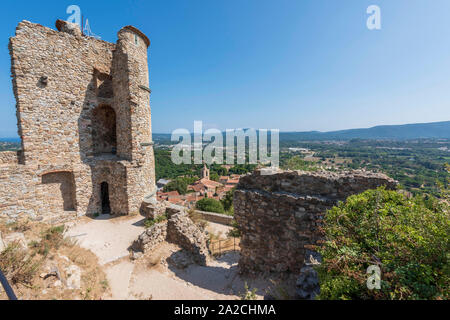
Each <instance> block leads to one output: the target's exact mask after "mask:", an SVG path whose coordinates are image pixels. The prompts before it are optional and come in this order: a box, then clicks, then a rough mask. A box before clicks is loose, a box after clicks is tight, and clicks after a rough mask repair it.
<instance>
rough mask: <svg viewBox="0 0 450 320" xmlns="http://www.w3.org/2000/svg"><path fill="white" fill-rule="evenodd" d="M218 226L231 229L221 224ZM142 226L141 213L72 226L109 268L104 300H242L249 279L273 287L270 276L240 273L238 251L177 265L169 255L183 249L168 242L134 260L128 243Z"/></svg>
mask: <svg viewBox="0 0 450 320" xmlns="http://www.w3.org/2000/svg"><path fill="white" fill-rule="evenodd" d="M214 227H217V226H210V227H209V228H214ZM218 229H219V230H220V231H226V229H227V228H222V226H220V225H219V227H218ZM210 230H211V229H210ZM143 231H144V226H143V218H142V217H140V216H134V217H119V218H112V219H108V216H99V217H97V218H95V219H92V218H87V217H85V218H83V219H81V220H80V221H78V222H77V223H74V224H73V225H70V226H69V230H68V231H67V235H68V236H71V237H72V238H74V239H77V241H78V244H79V245H80V246H81V247H83V248H86V249H89V250H91V251H92V252H93V253H94V254H95V255H97V256H98V258H99V262H100V265H102V267H103V268H104V271H105V273H106V276H107V279H108V285H109V287H110V289H111V290H110V292H111V294H110V295H108V296H105V297H103V298H104V299H171V300H173V299H187V300H210V299H237V298H239V296H238V295H239V293H242V292H244V284H245V282H247V283H248V285H249V287H250V288H255V287H256V288H266V287H268V286H269V284H268V282H267V281H255V280H251V279H244V278H241V277H240V276H239V275H238V274H237V261H238V258H239V255H238V253H228V254H225V255H223V256H222V257H221V258H219V259H217V260H214V259H212V261H211V262H209V263H208V265H207V266H199V265H196V264H191V265H189V266H187V267H186V268H184V269H178V268H177V267H175V266H174V265H171V264H170V263H168V262H167V261H168V260H167V258H168V257H170V256H171V255H172V254H174V253H175V252H177V251H179V250H180V248H179V247H177V246H176V245H173V244H168V243H165V242H164V243H162V244H161V246H160V247H159V248H158V249H157V250H155V251H154V252H150V253H148V254H146V255H145V256H144V257H142V258H140V259H138V260H134V261H132V260H130V258H129V252H128V247H129V246H130V245H131V243H132V242H133V241H134V240H135V239H136V238H137V237H138V236H139V234H141V233H142V232H143ZM211 231H212V230H211ZM169 260H170V259H169ZM257 293H258V297H259V298H260V299H261V298H262V297H263V295H264V294H265V292H264V290H258V292H257Z"/></svg>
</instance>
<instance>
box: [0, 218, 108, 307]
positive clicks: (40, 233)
mask: <svg viewBox="0 0 450 320" xmlns="http://www.w3.org/2000/svg"><path fill="white" fill-rule="evenodd" d="M0 230H1V231H2V234H3V236H5V235H7V234H8V233H11V232H22V233H23V234H24V235H25V238H26V239H33V240H32V241H30V242H29V243H28V247H27V248H24V247H23V245H22V244H20V243H19V242H13V243H10V244H9V245H8V247H7V248H6V249H5V250H4V251H3V252H1V253H0V268H1V269H2V271H3V272H4V274H5V276H6V277H7V279H8V280H9V281H10V284H11V286H12V287H13V290H14V291H15V293H16V295H17V296H18V298H19V299H24V300H28V299H30V300H31V299H42V300H46V299H48V300H51V299H52V300H54V299H57V300H59V299H64V300H67V299H101V298H102V296H104V295H105V294H107V293H108V290H109V285H108V282H107V280H106V275H105V273H104V272H103V270H102V269H101V268H100V266H99V264H98V259H97V257H96V256H95V254H94V253H92V252H91V251H89V250H86V249H83V248H81V247H79V246H78V245H77V244H76V243H75V242H74V241H72V240H71V239H68V238H65V237H64V230H65V228H64V226H63V225H61V226H50V225H48V224H45V223H38V222H31V223H30V222H28V221H20V222H16V223H13V224H6V225H5V224H2V225H1V226H0ZM72 264H75V265H77V266H78V267H79V268H80V269H81V271H82V272H81V287H80V289H79V290H77V289H68V288H67V287H65V286H64V285H57V283H58V280H61V281H59V282H60V283H64V281H65V279H67V277H68V276H69V275H67V274H65V268H66V267H68V266H70V265H72ZM49 266H53V267H56V268H57V269H58V270H59V273H60V276H61V279H58V278H57V277H56V276H49V277H41V276H40V275H41V273H43V274H47V273H48V270H49ZM6 298H7V297H6V294H5V293H4V292H0V299H6Z"/></svg>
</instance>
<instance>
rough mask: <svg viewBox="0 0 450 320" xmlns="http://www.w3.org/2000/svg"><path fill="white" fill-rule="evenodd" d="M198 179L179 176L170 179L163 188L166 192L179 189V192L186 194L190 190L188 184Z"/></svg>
mask: <svg viewBox="0 0 450 320" xmlns="http://www.w3.org/2000/svg"><path fill="white" fill-rule="evenodd" d="M197 180H198V177H196V176H194V177H178V178H175V179H173V180H172V181H170V182H169V183H168V184H167V185H166V186H165V187H164V189H163V191H164V192H169V191H178V193H179V194H186V193H187V192H188V190H187V187H188V185H190V184H192V183H194V182H195V181H197Z"/></svg>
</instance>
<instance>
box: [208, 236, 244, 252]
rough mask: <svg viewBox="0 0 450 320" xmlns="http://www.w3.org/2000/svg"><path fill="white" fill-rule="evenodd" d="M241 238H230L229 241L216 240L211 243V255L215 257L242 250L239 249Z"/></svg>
mask: <svg viewBox="0 0 450 320" xmlns="http://www.w3.org/2000/svg"><path fill="white" fill-rule="evenodd" d="M239 242H240V239H239V238H234V237H233V238H228V239H221V240H214V241H211V242H210V243H209V250H210V251H211V254H212V255H214V256H220V255H222V254H224V253H226V252H232V251H240V250H241V248H240V247H239Z"/></svg>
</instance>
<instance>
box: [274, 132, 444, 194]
mask: <svg viewBox="0 0 450 320" xmlns="http://www.w3.org/2000/svg"><path fill="white" fill-rule="evenodd" d="M280 144H281V146H282V148H281V153H280V163H281V166H282V167H285V168H287V167H288V166H289V164H288V163H289V161H290V159H291V158H300V159H301V157H303V155H301V154H299V153H296V152H289V151H288V150H287V148H288V147H301V148H307V149H309V150H310V151H311V153H313V154H314V160H315V164H314V165H315V166H323V167H327V168H328V170H330V167H331V170H334V169H336V170H340V169H360V168H365V169H367V170H372V171H380V172H383V173H386V174H387V175H388V176H390V177H392V178H394V179H396V180H398V181H399V182H400V184H401V185H402V186H403V187H404V188H405V189H406V190H408V191H410V192H412V193H413V194H420V193H423V192H426V193H429V194H432V195H434V196H439V188H438V182H439V183H441V184H445V183H446V181H448V178H449V177H450V174H449V172H448V171H447V170H446V169H445V164H446V163H450V151H449V150H450V140H448V139H447V140H445V139H441V140H411V141H377V140H351V141H328V142H319V141H313V142H300V141H297V142H286V141H284V142H283V141H281V142H280ZM293 165H294V166H295V165H296V164H295V163H294V164H293ZM311 166H313V164H311ZM298 167H299V168H300V169H302V170H308V168H307V167H306V168H302V166H301V163H300V165H299V166H298ZM289 169H293V168H289Z"/></svg>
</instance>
